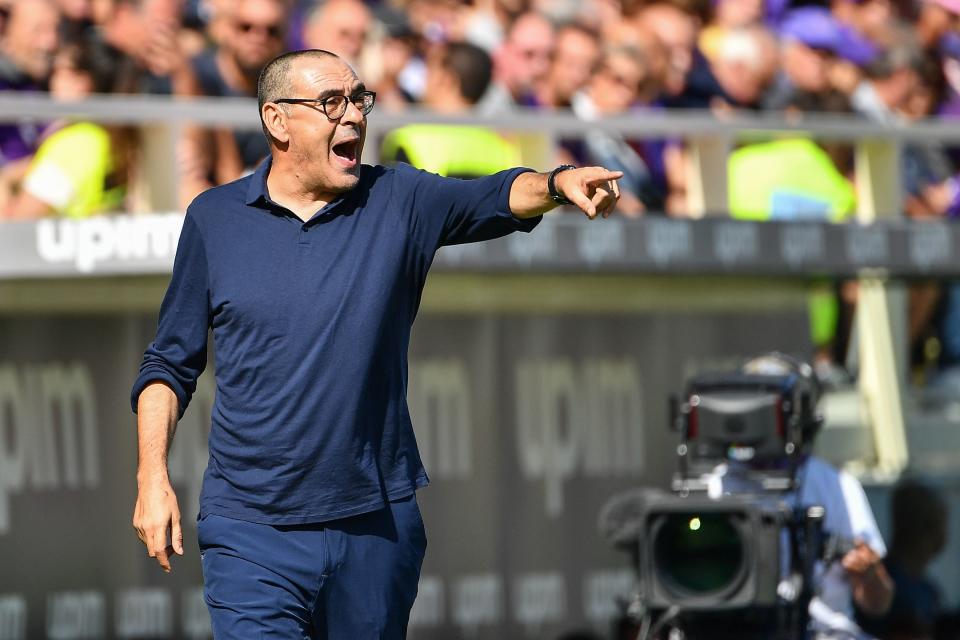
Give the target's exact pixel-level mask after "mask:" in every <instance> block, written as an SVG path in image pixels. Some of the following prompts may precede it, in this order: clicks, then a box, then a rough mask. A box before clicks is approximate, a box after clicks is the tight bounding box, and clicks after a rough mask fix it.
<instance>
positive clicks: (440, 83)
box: [424, 42, 493, 113]
mask: <svg viewBox="0 0 960 640" xmlns="http://www.w3.org/2000/svg"><path fill="white" fill-rule="evenodd" d="M492 73H493V63H492V62H491V61H490V56H489V55H488V54H487V52H486V51H484V50H483V49H481V48H480V47H477V46H474V45H472V44H468V43H466V42H452V43H450V44H448V45H447V46H446V47H445V48H444V50H443V52H442V53H440V54H439V55H437V56H435V57H434V58H433V59H432V60H431V62H430V64H429V65H428V67H427V87H426V93H425V95H424V104H425V105H426V106H427V107H428V108H430V109H433V110H436V111H444V112H447V113H450V112H456V111H463V110H464V109H467V108H469V107H472V106H473V105H475V104H477V103H478V102H479V101H480V98H482V97H483V94H484V93H486V91H487V87H488V86H489V85H490V78H491V76H492Z"/></svg>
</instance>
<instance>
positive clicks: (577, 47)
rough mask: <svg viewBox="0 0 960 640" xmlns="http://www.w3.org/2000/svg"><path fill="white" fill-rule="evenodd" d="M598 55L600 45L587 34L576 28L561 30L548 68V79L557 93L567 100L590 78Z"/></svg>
mask: <svg viewBox="0 0 960 640" xmlns="http://www.w3.org/2000/svg"><path fill="white" fill-rule="evenodd" d="M599 57H600V47H599V46H598V45H597V41H596V40H595V39H594V38H592V37H591V36H590V35H589V34H587V33H584V32H583V31H580V30H577V29H566V30H564V31H561V32H560V34H559V35H558V36H557V48H556V51H555V52H554V58H553V65H552V66H551V69H550V81H551V83H552V84H553V86H554V88H555V90H556V92H557V94H559V96H560V97H561V98H563V99H565V100H569V99H570V97H571V96H572V95H573V94H574V93H576V92H577V91H579V90H580V89H582V88H583V87H584V86H585V85H586V84H587V82H588V81H589V80H590V76H591V75H592V74H593V70H594V68H595V67H596V66H597V60H598V58H599Z"/></svg>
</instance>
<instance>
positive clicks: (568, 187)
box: [510, 167, 623, 219]
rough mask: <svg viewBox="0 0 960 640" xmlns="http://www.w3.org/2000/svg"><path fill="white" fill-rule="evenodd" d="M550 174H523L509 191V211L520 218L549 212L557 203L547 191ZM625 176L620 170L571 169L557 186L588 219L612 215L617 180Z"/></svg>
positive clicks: (559, 178)
mask: <svg viewBox="0 0 960 640" xmlns="http://www.w3.org/2000/svg"><path fill="white" fill-rule="evenodd" d="M548 175H549V174H547V173H522V174H520V175H519V176H517V179H516V180H514V181H513V186H512V187H511V188H510V211H511V212H513V215H514V216H515V217H517V218H533V217H535V216H539V215H542V214H544V213H546V212H547V211H550V210H551V209H553V208H554V207H556V206H557V204H556V203H555V202H554V201H553V200H552V199H551V198H550V193H549V190H548V189H547V177H548ZM621 177H623V173H622V172H620V171H609V170H607V169H604V168H603V167H583V168H581V169H568V170H567V171H561V172H560V173H558V174H557V175H556V178H555V185H556V188H557V191H558V192H559V193H560V195H562V196H565V197H566V198H567V199H568V200H570V201H571V202H573V204H575V205H576V206H577V207H579V208H580V210H581V211H583V212H584V213H585V214H586V215H587V217H588V218H590V219H593V218H596V217H597V216H598V215H602V216H603V217H604V218H606V217H607V216H609V215H610V214H611V213H612V212H613V209H614V207H616V206H617V200H619V199H620V187H619V186H618V185H617V180H619V179H620V178H621Z"/></svg>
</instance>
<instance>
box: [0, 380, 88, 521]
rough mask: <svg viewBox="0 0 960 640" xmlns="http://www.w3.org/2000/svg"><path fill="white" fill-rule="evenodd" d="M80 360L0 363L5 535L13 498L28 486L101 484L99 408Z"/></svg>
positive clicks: (0, 513) (0, 516) (0, 494)
mask: <svg viewBox="0 0 960 640" xmlns="http://www.w3.org/2000/svg"><path fill="white" fill-rule="evenodd" d="M94 403H95V401H94V393H93V381H92V378H91V376H90V372H89V371H88V370H87V368H86V367H84V366H83V365H81V364H61V363H51V364H43V365H24V366H14V365H12V364H3V363H0V535H2V534H4V533H7V532H8V531H9V530H10V526H11V523H10V496H11V494H14V493H17V492H20V491H23V490H25V489H31V490H34V491H37V490H58V489H81V488H87V489H92V488H96V487H97V486H98V484H99V482H100V474H99V459H98V453H99V450H98V446H97V431H96V406H95V404H94Z"/></svg>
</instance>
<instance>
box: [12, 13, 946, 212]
mask: <svg viewBox="0 0 960 640" xmlns="http://www.w3.org/2000/svg"><path fill="white" fill-rule="evenodd" d="M958 16H960V0H582V1H581V0H473V1H461V0H381V1H379V2H376V1H369V2H365V1H363V0H325V1H320V0H0V91H16V92H22V91H42V92H49V93H50V95H51V96H52V97H54V98H55V99H58V100H74V99H77V98H80V97H83V96H84V95H87V94H89V93H92V92H97V93H110V92H127V93H129V92H135V93H152V94H175V95H183V96H198V95H202V96H253V95H254V94H255V92H256V79H257V75H258V73H259V70H260V68H261V67H262V65H263V64H264V63H265V62H266V61H267V60H269V59H270V58H272V57H273V56H275V55H277V54H278V53H281V52H282V51H285V50H289V49H294V48H304V47H314V48H323V49H328V50H331V51H333V52H335V53H337V54H339V55H341V56H343V57H344V58H346V59H347V60H349V61H350V62H351V64H353V65H354V66H355V67H356V69H357V70H358V72H359V74H360V75H361V77H362V78H363V79H364V80H365V82H366V84H367V86H368V87H369V88H371V89H373V90H375V91H376V92H377V109H378V110H380V111H391V112H398V111H402V110H404V109H408V108H413V107H419V108H424V109H428V110H434V111H436V112H438V113H455V112H459V111H464V110H473V111H474V112H476V113H477V114H478V115H481V116H486V117H491V116H493V117H495V116H496V115H497V114H502V113H505V112H507V111H509V110H511V109H518V108H522V109H533V110H538V111H558V110H559V111H563V110H570V111H571V112H572V113H574V114H575V115H576V116H577V117H579V118H582V119H584V120H592V119H597V118H605V117H610V116H629V115H631V114H637V113H642V112H643V111H650V110H663V109H679V108H699V109H709V110H712V111H714V112H716V113H725V112H729V111H733V110H746V111H757V110H765V111H783V112H796V111H831V112H851V113H859V114H862V116H863V117H865V118H870V119H872V120H875V121H880V122H889V121H891V120H906V121H909V120H914V119H917V118H924V117H929V116H932V115H936V114H941V115H944V116H950V115H951V114H953V113H960V98H958V96H960V34H958V28H960V20H958ZM444 70H445V71H446V73H445V74H444V73H442V71H444ZM75 124H77V123H65V122H57V123H19V122H5V123H0V167H2V169H0V174H2V176H0V213H2V214H4V215H5V216H6V217H34V216H37V215H44V214H47V213H51V212H56V213H60V214H66V215H74V216H82V215H87V214H89V213H92V212H95V211H98V210H103V209H105V208H109V207H112V206H116V204H117V200H116V194H117V191H116V190H117V188H120V189H122V188H123V187H124V186H125V185H127V184H128V183H129V180H130V179H129V174H130V173H131V171H133V170H134V169H135V168H136V161H137V158H136V149H137V145H136V133H135V132H132V131H123V130H115V129H111V128H101V127H96V126H93V127H90V126H88V127H87V128H86V130H73V131H70V129H71V126H72V125H75ZM63 130H66V132H64V131H63ZM90 140H95V142H96V145H95V146H96V148H97V149H98V151H97V155H98V158H99V159H98V161H97V162H94V163H83V162H80V161H79V160H78V159H76V157H75V156H76V154H71V153H70V152H69V149H71V148H74V147H77V146H79V145H81V144H91V142H90ZM801 147H802V148H801ZM749 151H751V152H752V153H751V154H748V155H753V156H759V157H761V158H765V157H766V154H772V156H771V157H777V158H780V157H784V154H786V156H785V157H787V158H788V161H789V162H795V161H798V162H799V163H800V164H801V165H803V164H804V163H807V164H808V165H810V166H813V165H816V164H817V163H821V164H822V162H821V159H822V158H823V157H827V158H829V159H830V160H831V162H832V163H833V165H832V166H833V167H834V169H835V172H834V173H836V174H838V175H839V176H840V177H841V179H842V178H844V177H845V178H847V179H849V178H850V177H851V171H852V167H851V163H850V162H849V152H848V153H847V154H846V156H847V158H846V160H845V159H844V154H843V153H831V152H830V151H831V150H830V149H829V148H827V149H824V148H817V146H816V145H806V146H804V145H800V146H796V145H794V146H793V147H790V148H774V147H769V148H762V149H756V150H749ZM825 152H826V155H824V153H825ZM265 153H266V146H265V142H264V141H263V139H262V136H261V135H260V134H259V132H257V131H252V130H247V131H241V132H234V131H229V130H218V129H205V128H200V127H188V128H187V129H186V130H185V131H184V132H183V136H182V140H180V142H179V145H178V147H177V154H178V164H179V167H180V172H181V175H180V190H181V193H180V194H179V195H180V198H179V199H180V200H181V202H182V203H183V204H184V205H185V204H186V203H188V202H189V200H190V199H192V197H193V196H195V195H196V194H197V193H199V192H200V191H201V190H203V189H204V188H206V187H209V186H211V185H214V184H219V183H223V182H227V181H230V180H232V179H234V178H236V177H238V176H240V175H243V173H244V172H246V171H249V170H250V169H251V168H252V167H253V166H254V165H255V164H256V163H257V162H258V161H259V160H260V159H261V158H262V157H263V156H264V155H265ZM685 154H686V150H685V148H684V144H683V141H682V140H642V141H638V140H624V139H622V138H619V137H617V136H611V135H601V136H594V137H591V138H589V139H582V140H569V141H564V144H562V145H561V147H560V150H559V154H558V158H556V160H558V161H559V160H570V161H573V162H577V163H597V164H607V165H612V166H615V167H616V168H618V169H621V170H623V171H624V172H625V174H626V175H625V180H624V183H625V189H624V192H625V194H624V199H623V201H622V203H621V205H620V209H621V213H623V214H625V215H639V214H642V213H644V212H667V213H669V214H671V215H684V214H685V213H686V211H687V209H688V207H687V204H686V199H685V186H686V176H685V173H686V170H687V168H686V167H687V163H686V161H685V160H686V157H685ZM64 155H66V156H67V158H66V159H63V158H62V156H64ZM509 155H510V154H506V156H509ZM797 158H799V160H797ZM91 164H92V165H94V166H88V165H91ZM955 173H956V170H955V163H954V161H953V158H952V156H951V155H950V154H948V153H946V152H945V151H944V150H942V149H938V148H929V147H924V148H914V149H910V150H909V153H908V154H906V157H905V159H904V175H905V181H906V186H907V192H908V197H907V200H906V201H905V202H904V203H903V206H904V210H905V211H907V212H908V213H909V214H911V215H914V216H918V217H931V216H943V215H953V213H954V212H955V211H956V210H958V209H960V197H958V193H960V189H958V188H957V184H956V180H955V179H954V174H955ZM736 179H737V177H736V175H734V176H733V177H732V178H731V180H732V181H734V180H736ZM830 180H831V181H832V182H831V184H827V185H825V187H824V188H825V189H826V192H825V194H819V193H818V192H817V188H819V187H821V186H824V185H814V189H813V191H812V193H811V194H797V193H793V192H789V190H788V192H785V193H775V194H773V197H774V200H775V201H776V202H777V203H778V204H777V206H770V205H769V202H771V200H770V198H768V197H766V195H768V194H763V195H764V197H762V198H758V197H756V194H754V197H753V198H748V200H751V199H752V200H753V201H760V202H761V203H762V205H763V206H759V207H758V206H756V205H751V204H750V203H749V202H744V201H742V200H741V199H738V198H737V197H736V196H731V210H732V211H733V212H734V214H735V215H739V216H741V217H754V218H756V217H796V216H799V215H802V216H806V217H810V216H815V217H827V218H830V219H843V218H844V216H846V215H849V214H850V213H851V211H852V198H850V197H848V194H846V193H843V191H844V190H843V189H842V188H840V189H838V188H837V184H836V180H835V179H834V177H833V176H831V177H830ZM103 183H105V184H106V186H104V184H103ZM40 185H43V188H42V189H41V188H40ZM731 186H734V187H735V186H736V185H735V184H733V182H732V183H731ZM774 187H776V185H774ZM774 190H776V189H774ZM731 191H732V192H733V191H736V190H735V189H732V190H731ZM90 192H94V193H93V194H92V195H91V193H90ZM98 198H99V200H98Z"/></svg>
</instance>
